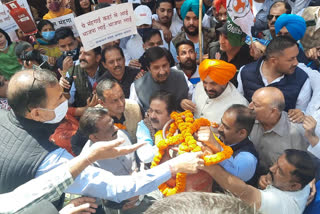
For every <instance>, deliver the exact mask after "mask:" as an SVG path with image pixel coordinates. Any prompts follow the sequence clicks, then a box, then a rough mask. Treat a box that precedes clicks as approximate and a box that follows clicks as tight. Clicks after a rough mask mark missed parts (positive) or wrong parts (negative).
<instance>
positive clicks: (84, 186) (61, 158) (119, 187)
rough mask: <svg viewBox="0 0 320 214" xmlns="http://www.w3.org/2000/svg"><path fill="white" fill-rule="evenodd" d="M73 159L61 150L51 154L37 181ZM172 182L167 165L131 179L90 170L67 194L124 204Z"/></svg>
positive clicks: (95, 169)
mask: <svg viewBox="0 0 320 214" xmlns="http://www.w3.org/2000/svg"><path fill="white" fill-rule="evenodd" d="M72 158H73V157H72V155H71V154H69V153H68V152H67V151H66V150H64V149H61V148H59V149H56V150H54V151H53V152H50V153H49V154H48V155H47V156H46V158H45V159H44V160H43V161H42V162H41V164H40V166H39V168H38V170H37V173H36V177H38V176H40V175H42V174H44V173H46V172H48V171H50V170H52V169H53V168H55V167H57V166H59V165H61V164H63V163H65V162H67V161H68V160H71V159H72ZM170 178H171V171H170V167H169V164H166V163H163V164H161V165H159V166H157V167H154V168H152V169H150V170H146V171H144V172H139V173H136V174H133V175H130V176H115V175H113V174H112V173H111V172H108V171H105V170H103V169H99V168H97V167H93V166H89V167H87V168H86V169H85V170H84V171H82V173H81V174H80V175H79V176H78V177H77V178H76V179H75V181H74V183H73V184H72V185H71V186H69V187H68V188H67V189H66V190H65V192H68V193H72V194H79V195H86V196H91V197H96V198H101V199H106V200H111V201H115V202H121V201H123V200H125V199H128V198H131V197H133V196H136V195H144V194H146V193H149V192H152V191H154V190H156V189H157V188H158V186H159V185H160V184H162V183H164V182H166V181H167V180H169V179H170Z"/></svg>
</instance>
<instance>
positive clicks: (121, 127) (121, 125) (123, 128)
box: [114, 123, 127, 130]
mask: <svg viewBox="0 0 320 214" xmlns="http://www.w3.org/2000/svg"><path fill="white" fill-rule="evenodd" d="M114 125H115V126H116V127H118V129H122V130H125V129H127V127H126V126H125V125H123V124H121V123H115V124H114Z"/></svg>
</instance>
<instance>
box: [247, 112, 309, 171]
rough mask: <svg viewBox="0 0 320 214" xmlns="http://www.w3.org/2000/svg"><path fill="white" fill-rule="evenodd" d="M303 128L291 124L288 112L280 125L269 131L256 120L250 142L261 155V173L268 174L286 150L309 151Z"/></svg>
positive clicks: (280, 120) (282, 115)
mask: <svg viewBox="0 0 320 214" xmlns="http://www.w3.org/2000/svg"><path fill="white" fill-rule="evenodd" d="M301 126H302V124H297V123H292V122H290V121H289V118H288V114H287V112H284V111H283V112H282V113H281V117H280V119H279V121H278V123H277V124H276V125H275V126H274V127H273V128H272V129H271V130H268V131H265V130H264V128H263V126H262V125H261V123H259V121H257V120H256V122H255V124H254V126H253V129H252V131H251V133H250V140H251V141H252V142H253V144H254V146H255V148H256V150H257V152H258V153H259V159H260V163H259V169H260V170H259V172H261V173H265V172H267V170H268V169H269V167H270V166H272V164H273V163H274V162H275V161H277V159H278V158H279V156H280V155H281V154H283V152H284V151H285V150H286V149H298V150H303V151H306V150H307V147H308V145H309V144H308V142H307V140H306V139H305V138H304V135H303V133H302V131H301V130H302V127H301Z"/></svg>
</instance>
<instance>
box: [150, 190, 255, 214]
mask: <svg viewBox="0 0 320 214" xmlns="http://www.w3.org/2000/svg"><path fill="white" fill-rule="evenodd" d="M207 213H212V214H222V213H223V214H240V213H246V214H258V213H259V212H258V211H257V210H256V208H255V207H252V206H250V205H248V204H246V203H244V202H243V201H242V200H241V199H240V198H237V197H235V196H233V195H231V194H222V193H207V192H183V193H180V194H176V195H173V196H169V197H167V198H164V199H161V200H159V201H156V202H155V203H154V204H153V205H152V206H151V207H150V208H149V209H148V210H147V211H146V212H145V214H207Z"/></svg>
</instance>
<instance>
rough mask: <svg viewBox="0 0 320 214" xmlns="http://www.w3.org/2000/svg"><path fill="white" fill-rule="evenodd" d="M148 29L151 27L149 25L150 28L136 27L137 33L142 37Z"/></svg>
mask: <svg viewBox="0 0 320 214" xmlns="http://www.w3.org/2000/svg"><path fill="white" fill-rule="evenodd" d="M150 29H151V27H150V28H141V29H137V31H138V33H139V35H140V36H141V37H142V38H143V35H144V34H145V33H146V32H147V31H149V30H150Z"/></svg>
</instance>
